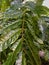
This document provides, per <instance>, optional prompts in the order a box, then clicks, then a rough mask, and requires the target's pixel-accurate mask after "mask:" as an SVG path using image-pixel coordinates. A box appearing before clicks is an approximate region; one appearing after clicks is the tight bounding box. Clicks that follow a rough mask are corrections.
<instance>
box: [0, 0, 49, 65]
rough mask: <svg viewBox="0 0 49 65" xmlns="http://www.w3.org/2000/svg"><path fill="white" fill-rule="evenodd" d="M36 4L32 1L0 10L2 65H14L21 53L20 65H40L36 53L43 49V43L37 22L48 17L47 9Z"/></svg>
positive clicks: (0, 52)
mask: <svg viewBox="0 0 49 65" xmlns="http://www.w3.org/2000/svg"><path fill="white" fill-rule="evenodd" d="M8 1H9V0H8ZM42 1H43V0H41V1H40V0H39V1H37V3H40V2H41V4H42ZM37 3H34V2H32V1H28V2H26V3H24V4H23V3H16V4H13V5H11V6H10V7H9V8H8V9H7V10H6V11H5V10H3V8H2V10H3V11H4V12H3V14H2V17H1V18H0V56H1V57H0V62H1V64H2V65H14V63H15V61H16V59H17V58H18V56H19V54H20V53H21V52H22V62H21V64H22V65H41V60H40V57H39V54H38V52H39V50H40V49H43V48H42V47H43V45H44V43H43V40H42V32H41V30H40V27H39V23H40V21H39V20H40V19H42V18H41V16H42V15H48V12H49V9H48V8H47V7H45V6H42V5H41V4H38V5H37ZM6 4H7V3H6ZM5 9H6V8H5ZM43 22H44V21H43ZM41 46H42V47H41Z"/></svg>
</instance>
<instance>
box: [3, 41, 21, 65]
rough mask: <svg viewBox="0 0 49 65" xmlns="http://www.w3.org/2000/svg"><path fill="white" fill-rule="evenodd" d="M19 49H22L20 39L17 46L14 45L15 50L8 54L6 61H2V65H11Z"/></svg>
mask: <svg viewBox="0 0 49 65" xmlns="http://www.w3.org/2000/svg"><path fill="white" fill-rule="evenodd" d="M21 49H22V43H21V41H20V42H19V44H18V46H17V47H16V49H15V51H14V52H13V53H12V54H10V55H9V57H8V58H7V60H6V62H5V63H3V64H2V65H13V64H14V62H15V61H16V57H17V55H18V54H19V52H20V51H21Z"/></svg>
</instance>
